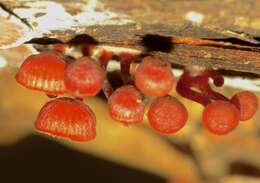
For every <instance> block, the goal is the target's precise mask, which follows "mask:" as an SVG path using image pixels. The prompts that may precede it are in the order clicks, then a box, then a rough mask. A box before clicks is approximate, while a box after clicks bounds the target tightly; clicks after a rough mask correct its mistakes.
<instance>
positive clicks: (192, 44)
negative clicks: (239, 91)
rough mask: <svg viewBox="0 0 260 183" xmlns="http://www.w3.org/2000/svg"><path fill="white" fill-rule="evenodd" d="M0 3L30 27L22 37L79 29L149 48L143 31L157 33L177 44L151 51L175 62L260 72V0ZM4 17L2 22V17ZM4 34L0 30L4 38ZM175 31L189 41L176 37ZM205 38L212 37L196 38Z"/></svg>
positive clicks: (66, 36)
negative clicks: (144, 42) (56, 9)
mask: <svg viewBox="0 0 260 183" xmlns="http://www.w3.org/2000/svg"><path fill="white" fill-rule="evenodd" d="M48 3H49V4H48ZM0 5H1V7H2V9H3V11H5V12H8V13H9V14H10V13H11V14H10V16H9V17H8V18H10V17H12V16H13V17H14V16H15V17H16V18H17V17H18V19H19V20H20V23H21V24H23V25H24V26H25V27H27V28H28V29H27V30H28V31H30V32H31V33H30V34H29V36H28V34H26V33H25V34H26V38H27V39H24V42H25V41H29V40H30V39H33V38H46V37H47V38H55V39H58V40H60V41H63V42H67V41H69V40H71V39H72V38H73V37H74V36H76V35H79V34H87V35H89V36H91V37H92V38H94V39H95V40H97V41H98V42H99V43H100V44H104V45H112V46H118V47H131V48H134V49H137V50H140V51H143V52H144V51H147V47H146V45H144V44H143V41H144V37H145V36H147V35H155V36H158V37H157V38H162V39H169V42H168V43H171V44H173V45H174V46H173V47H172V49H170V50H167V51H164V50H158V51H155V52H152V54H159V55H161V56H162V57H164V58H166V59H168V60H169V61H171V62H173V63H175V64H178V65H183V66H185V65H190V64H195V65H201V66H207V67H214V68H220V69H225V70H234V71H241V72H249V73H255V74H258V75H259V74H260V11H259V10H260V2H259V1H257V0H247V1H234V0H224V1H221V2H220V1H218V0H209V1H167V0H160V1H157V0H149V1H148V0H147V1H145V0H119V1H117V0H85V1H84V0H77V1H67V0H55V1H42V4H39V3H38V4H37V1H32V0H30V1H6V0H3V1H1V2H0ZM51 7H53V9H54V11H55V8H60V10H59V11H57V16H58V15H59V16H58V17H56V18H55V16H56V14H55V13H54V14H51ZM52 11H53V10H52ZM32 12H33V13H32ZM62 13H64V14H62ZM48 16H49V18H46V19H44V17H48ZM8 18H6V20H5V21H9V20H10V19H8ZM56 20H57V22H55V21H56ZM59 20H60V22H59ZM44 21H45V23H46V21H49V25H48V26H47V27H44V26H42V23H43V22H44ZM1 22H2V23H1ZM1 22H0V25H2V24H3V23H4V21H2V20H1ZM61 22H63V23H64V24H63V25H61V24H59V23H61ZM55 24H56V25H57V26H55ZM4 25H5V26H7V25H6V23H5V24H4ZM10 26H13V25H12V24H10ZM18 27H19V26H18ZM5 37H6V36H5V35H3V34H1V35H0V40H1V39H6V38H5ZM172 37H174V38H177V40H180V39H181V40H185V41H182V42H180V41H177V42H175V41H174V40H176V39H171V38H172ZM19 40H20V39H19ZM37 41H39V40H37ZM37 41H36V43H37ZM155 41H156V40H155ZM203 41H206V43H207V41H208V43H207V44H198V43H200V42H203ZM2 42H3V43H4V44H5V45H4V46H6V45H7V44H8V43H6V42H4V41H0V47H1V46H2V47H4V46H3V45H1V43H2ZM21 43H22V41H19V44H21ZM163 43H164V42H158V44H163ZM12 45H15V44H13V42H12ZM160 46H161V45H158V47H160Z"/></svg>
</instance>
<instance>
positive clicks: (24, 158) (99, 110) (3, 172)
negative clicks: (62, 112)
mask: <svg viewBox="0 0 260 183" xmlns="http://www.w3.org/2000/svg"><path fill="white" fill-rule="evenodd" d="M32 53H33V49H32V48H31V47H30V46H28V45H22V46H19V47H16V48H11V49H5V50H0V65H1V68H0V180H1V182H18V181H22V182H32V181H37V182H53V181H58V182H59V181H60V182H61V181H62V182H79V181H82V182H95V183H101V182H126V183H127V182H129V183H130V182H149V183H161V182H172V183H174V182H175V183H200V182H201V183H203V182H205V183H211V182H212V183H214V182H220V183H230V182H232V183H236V182H239V183H242V182H247V183H251V182H252V183H256V182H260V179H258V177H260V158H259V153H260V146H259V143H260V127H259V119H260V115H259V111H258V112H257V115H256V116H255V117H254V118H253V119H252V120H250V121H246V122H241V124H240V125H239V127H238V128H237V129H236V130H235V131H234V132H232V133H231V134H229V135H225V136H215V135H212V134H209V133H208V132H207V131H206V130H205V129H204V128H203V127H202V125H201V112H202V110H203V108H202V106H200V105H198V104H196V103H194V102H190V101H188V100H185V99H183V98H180V97H179V96H178V95H177V94H176V92H175V91H174V90H173V91H172V94H173V95H176V96H177V97H179V99H180V100H181V101H182V102H183V103H184V104H185V106H186V107H187V109H188V111H189V120H188V122H187V125H186V126H185V127H184V128H183V129H182V130H181V131H180V132H179V133H177V134H175V135H171V136H162V135H160V134H157V133H156V132H154V131H153V130H152V129H151V128H150V127H149V125H148V124H147V121H146V120H145V122H144V123H143V124H140V125H133V126H130V127H125V126H123V125H121V124H119V123H117V122H115V121H112V120H111V119H110V118H109V116H108V115H107V108H106V101H105V100H104V99H102V98H99V97H96V98H90V99H87V100H85V102H86V103H87V104H89V105H90V106H91V108H92V109H93V110H94V111H95V113H96V115H97V138H96V139H95V140H94V141H91V142H87V143H78V142H73V141H68V140H63V139H57V138H51V137H49V136H46V135H42V134H39V133H37V132H35V131H34V121H35V119H36V116H37V114H38V112H39V110H40V108H41V106H42V105H44V104H45V103H46V102H47V101H49V100H51V99H49V98H48V97H47V96H46V95H45V94H44V93H39V92H35V91H30V90H28V89H25V88H23V87H21V86H20V85H18V84H17V83H16V81H15V79H14V76H15V74H16V72H17V69H18V67H19V65H20V64H21V63H22V62H23V60H24V59H25V58H26V57H27V56H28V55H30V54H32ZM220 91H221V92H222V93H224V94H225V95H227V96H232V95H233V94H234V93H236V92H237V91H238V90H237V89H234V88H230V87H223V88H222V89H221V90H220ZM257 96H258V98H259V97H260V95H259V93H258V94H257Z"/></svg>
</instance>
